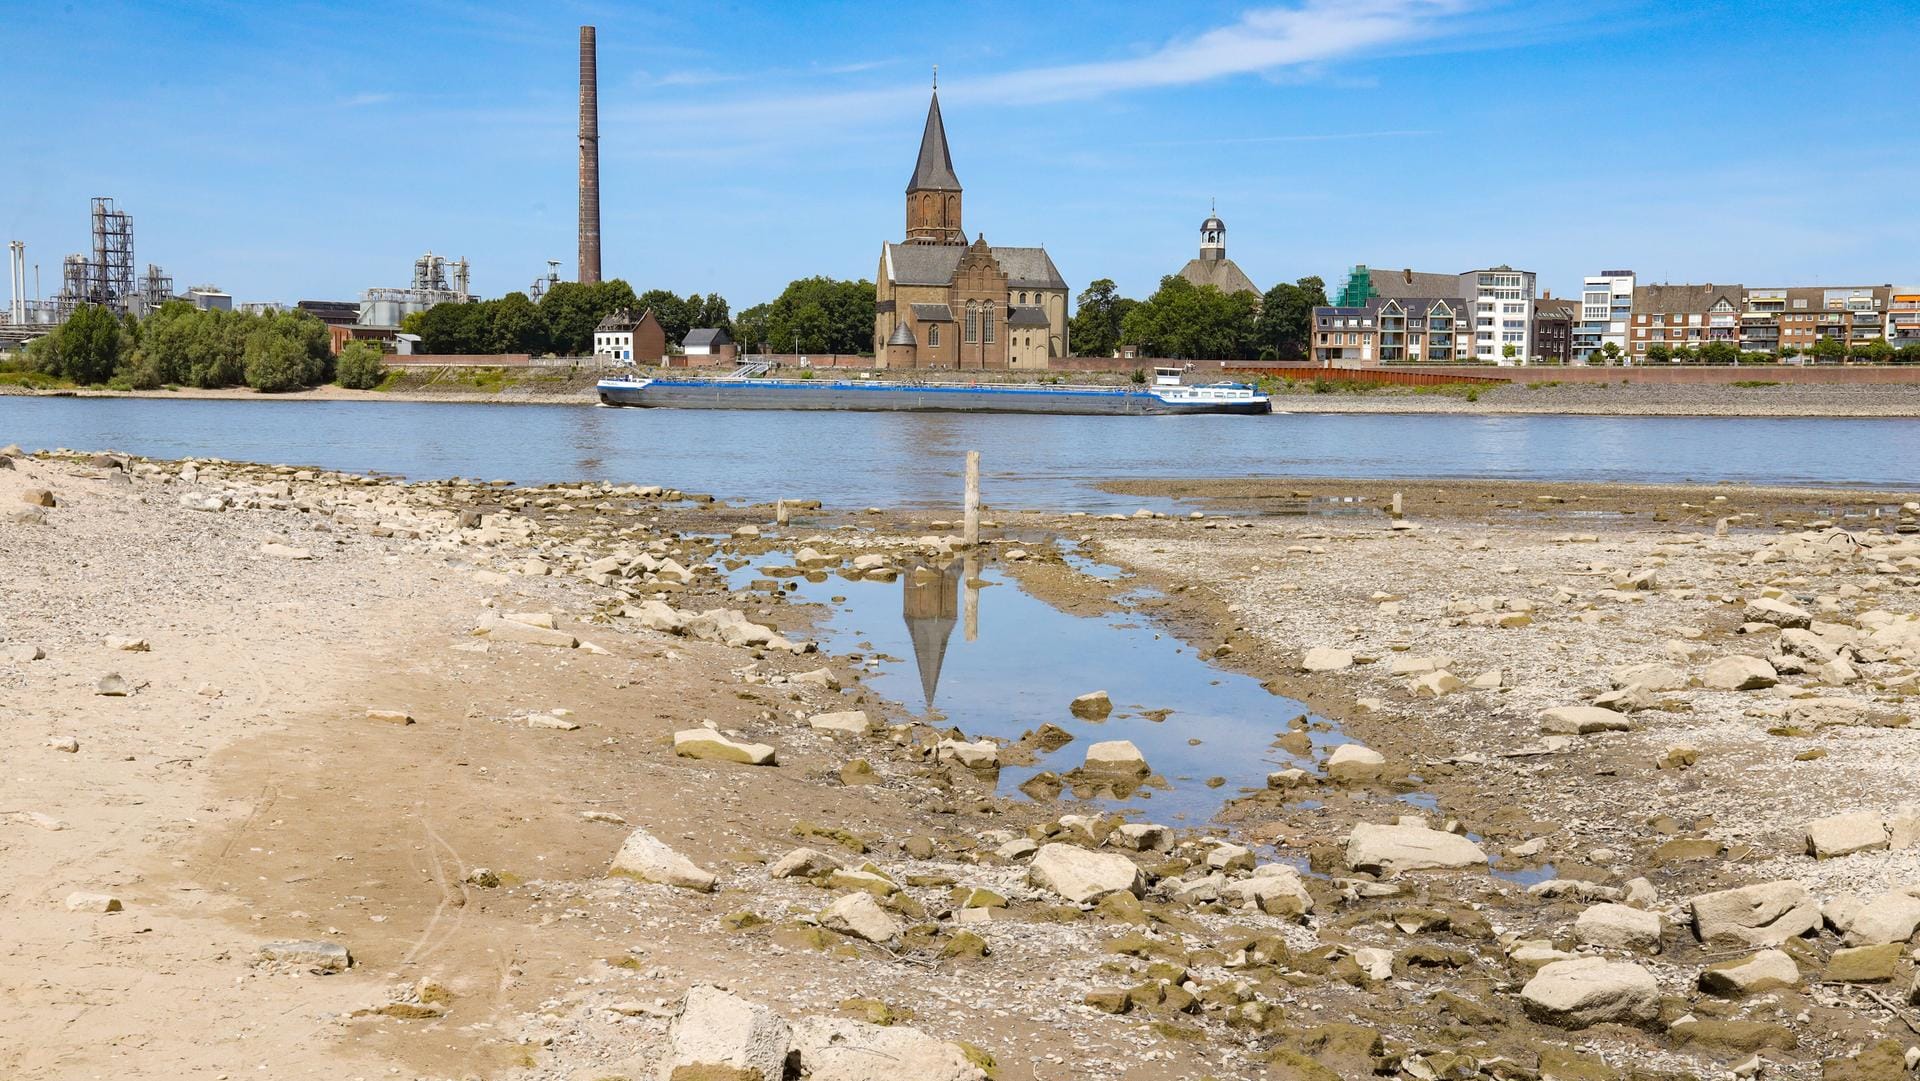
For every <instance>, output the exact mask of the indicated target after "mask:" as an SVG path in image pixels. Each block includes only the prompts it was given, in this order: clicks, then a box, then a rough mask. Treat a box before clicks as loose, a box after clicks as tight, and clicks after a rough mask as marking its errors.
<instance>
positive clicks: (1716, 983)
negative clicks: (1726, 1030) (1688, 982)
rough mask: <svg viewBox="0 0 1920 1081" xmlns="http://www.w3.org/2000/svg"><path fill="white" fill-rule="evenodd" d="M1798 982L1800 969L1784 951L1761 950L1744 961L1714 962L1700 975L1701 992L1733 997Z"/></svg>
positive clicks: (1744, 958)
mask: <svg viewBox="0 0 1920 1081" xmlns="http://www.w3.org/2000/svg"><path fill="white" fill-rule="evenodd" d="M1799 982H1800V967H1799V966H1798V965H1796V964H1794V963H1793V958H1792V957H1790V956H1788V955H1787V953H1786V952H1785V951H1783V950H1761V951H1760V952H1759V953H1755V954H1752V955H1749V956H1747V957H1738V958H1734V959H1732V960H1728V961H1716V962H1714V963H1713V964H1710V965H1708V966H1707V967H1706V968H1705V969H1704V970H1703V971H1702V972H1701V973H1700V989H1701V990H1702V991H1705V992H1707V993H1708V994H1714V995H1722V996H1727V997H1732V996H1736V995H1757V994H1760V993H1761V992H1763V991H1773V990H1777V989H1779V988H1782V987H1792V986H1794V985H1795V984H1797V983H1799Z"/></svg>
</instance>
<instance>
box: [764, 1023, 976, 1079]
mask: <svg viewBox="0 0 1920 1081" xmlns="http://www.w3.org/2000/svg"><path fill="white" fill-rule="evenodd" d="M792 1050H793V1053H794V1055H795V1056H796V1057H797V1058H798V1059H799V1060H800V1076H802V1077H805V1078H807V1079H808V1081H909V1079H910V1081H986V1076H987V1075H986V1071H985V1070H982V1069H981V1068H980V1067H978V1066H975V1065H974V1064H973V1063H972V1061H970V1060H969V1059H968V1058H967V1054H966V1051H965V1050H963V1049H962V1048H961V1047H960V1046H959V1045H957V1044H952V1043H948V1042H946V1041H945V1040H938V1039H935V1038H934V1037H932V1036H929V1035H927V1034H926V1033H924V1032H921V1031H920V1030H918V1029H915V1028H911V1027H908V1026H905V1025H885V1026H882V1025H869V1024H864V1023H862V1022H859V1021H853V1020H849V1019H847V1018H843V1017H805V1018H801V1019H800V1020H799V1021H796V1022H794V1025H793V1041H792ZM777 1076H778V1075H775V1077H776V1078H777ZM770 1081H772V1079H770Z"/></svg>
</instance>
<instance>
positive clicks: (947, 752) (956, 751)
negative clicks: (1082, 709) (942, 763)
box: [934, 739, 1098, 770]
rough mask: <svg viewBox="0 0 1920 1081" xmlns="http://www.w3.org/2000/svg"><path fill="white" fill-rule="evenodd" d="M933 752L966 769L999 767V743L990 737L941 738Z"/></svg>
mask: <svg viewBox="0 0 1920 1081" xmlns="http://www.w3.org/2000/svg"><path fill="white" fill-rule="evenodd" d="M1096 746H1098V744H1096ZM934 753H935V754H936V755H937V756H938V757H940V758H944V759H946V760H948V761H951V762H958V763H960V764H961V765H963V766H965V767H967V768H968V769H983V770H988V769H999V768H1000V745H999V744H997V743H995V742H993V741H992V740H990V739H981V740H976V741H974V742H972V743H967V742H964V741H962V740H957V739H943V740H941V741H940V742H939V743H937V744H935V745H934Z"/></svg>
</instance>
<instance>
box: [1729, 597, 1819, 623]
mask: <svg viewBox="0 0 1920 1081" xmlns="http://www.w3.org/2000/svg"><path fill="white" fill-rule="evenodd" d="M1744 615H1745V616H1746V619H1747V622H1749V623H1771V624H1773V625H1774V626H1776V627H1807V626H1810V625H1811V624H1812V623H1813V616H1812V614H1811V613H1809V612H1807V611H1806V610H1805V609H1804V608H1797V607H1795V606H1794V605H1791V604H1788V603H1787V602H1785V601H1782V600H1776V599H1775V598H1772V597H1760V598H1757V599H1755V600H1752V601H1749V602H1748V603H1747V608H1746V612H1745V613H1744Z"/></svg>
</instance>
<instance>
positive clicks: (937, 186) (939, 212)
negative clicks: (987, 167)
mask: <svg viewBox="0 0 1920 1081" xmlns="http://www.w3.org/2000/svg"><path fill="white" fill-rule="evenodd" d="M936 70H937V69H936ZM937 77H938V76H937V75H936V78H937ZM966 242H967V234H966V230H965V229H964V228H962V227H961V224H960V178H959V177H957V176H955V175H953V155H952V154H951V153H949V152H948V150H947V125H946V123H945V122H944V121H943V120H942V119H941V117H940V91H939V89H938V84H937V83H936V84H935V89H934V91H933V100H932V102H931V103H930V104H929V105H928V106H927V126H926V128H925V129H924V130H922V131H921V133H920V156H919V158H918V159H916V160H915V161H914V163H913V178H912V179H911V180H909V181H907V243H909V244H965V243H966Z"/></svg>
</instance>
